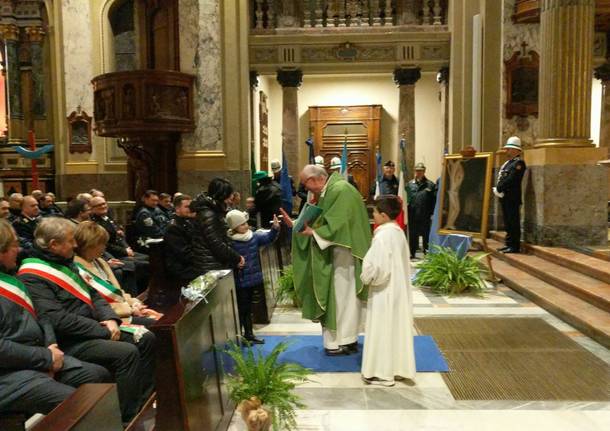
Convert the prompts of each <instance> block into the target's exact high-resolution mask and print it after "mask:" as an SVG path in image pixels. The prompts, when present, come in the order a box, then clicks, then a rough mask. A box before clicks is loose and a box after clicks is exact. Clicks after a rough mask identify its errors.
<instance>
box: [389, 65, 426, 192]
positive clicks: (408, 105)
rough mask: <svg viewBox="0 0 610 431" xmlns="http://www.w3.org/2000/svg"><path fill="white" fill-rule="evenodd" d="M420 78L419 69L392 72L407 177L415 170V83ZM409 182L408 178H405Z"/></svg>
mask: <svg viewBox="0 0 610 431" xmlns="http://www.w3.org/2000/svg"><path fill="white" fill-rule="evenodd" d="M419 78H421V69H420V68H419V67H411V68H399V69H395V70H394V82H395V83H396V85H398V91H399V98H398V137H397V141H396V142H398V140H400V138H401V137H402V136H403V135H404V138H405V141H406V151H405V153H406V158H407V160H406V161H407V175H409V177H410V176H412V175H413V171H414V168H415V83H416V82H417V81H418V80H419ZM405 180H409V178H405Z"/></svg>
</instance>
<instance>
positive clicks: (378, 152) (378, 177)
mask: <svg viewBox="0 0 610 431" xmlns="http://www.w3.org/2000/svg"><path fill="white" fill-rule="evenodd" d="M375 161H376V162H377V176H376V178H377V181H381V176H382V175H383V172H382V171H381V152H380V151H379V150H377V154H375Z"/></svg>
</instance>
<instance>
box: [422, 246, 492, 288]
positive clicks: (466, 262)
mask: <svg viewBox="0 0 610 431" xmlns="http://www.w3.org/2000/svg"><path fill="white" fill-rule="evenodd" d="M486 255H487V254H485V253H482V254H479V255H477V256H469V255H466V256H464V257H463V258H460V257H459V256H458V254H457V253H456V252H455V251H454V250H452V249H450V248H448V247H440V246H437V245H435V246H433V252H432V253H428V254H427V255H426V258H425V259H424V260H423V261H422V262H421V263H420V264H419V265H418V266H417V268H418V272H417V274H416V275H415V278H414V280H413V284H414V285H415V286H427V287H429V288H430V289H432V291H433V292H435V293H440V294H445V295H446V294H449V295H457V294H460V293H463V292H466V291H468V292H472V293H475V294H481V293H482V292H483V290H484V289H485V287H486V286H485V281H484V276H486V275H487V268H485V266H484V265H483V264H482V263H481V259H482V258H484V257H485V256H486Z"/></svg>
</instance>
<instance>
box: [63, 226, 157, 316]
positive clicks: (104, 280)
mask: <svg viewBox="0 0 610 431" xmlns="http://www.w3.org/2000/svg"><path fill="white" fill-rule="evenodd" d="M74 239H75V240H76V256H75V257H74V263H75V264H76V266H77V267H78V270H79V273H80V275H81V277H82V278H83V279H84V280H85V282H86V283H87V284H88V285H89V287H91V288H92V289H95V290H96V291H97V292H98V293H99V294H100V295H101V296H102V297H103V298H104V299H105V300H106V301H108V303H109V304H110V306H111V307H112V309H113V310H114V312H115V313H116V314H117V315H118V316H119V317H120V318H121V319H123V321H125V322H127V323H133V324H136V325H144V326H150V325H152V324H153V323H154V322H155V321H156V320H158V319H159V318H160V317H161V316H162V314H160V313H158V312H156V311H154V310H151V309H149V308H146V306H145V305H144V304H143V303H142V302H140V301H139V300H138V299H136V298H132V297H131V296H130V295H129V294H128V293H125V292H124V291H123V290H122V289H121V285H120V284H119V282H118V281H117V279H116V278H115V276H114V274H113V273H112V270H111V269H110V266H108V264H107V263H106V262H105V261H104V259H102V258H101V257H100V256H101V255H102V253H103V252H104V250H105V249H106V243H107V242H108V232H106V230H105V229H104V228H103V227H101V226H100V225H98V224H97V223H95V222H92V221H84V222H81V223H79V224H78V226H77V227H76V231H75V232H74Z"/></svg>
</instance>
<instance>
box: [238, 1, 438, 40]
mask: <svg viewBox="0 0 610 431" xmlns="http://www.w3.org/2000/svg"><path fill="white" fill-rule="evenodd" d="M447 9H448V0H396V1H392V0H250V13H251V26H252V27H251V32H252V34H268V33H274V32H276V31H278V30H280V31H281V30H301V29H319V30H325V31H327V30H340V29H346V28H350V29H352V30H354V29H356V28H364V29H367V28H368V29H371V28H376V27H386V28H387V27H400V26H432V27H433V26H441V25H446V21H447Z"/></svg>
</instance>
